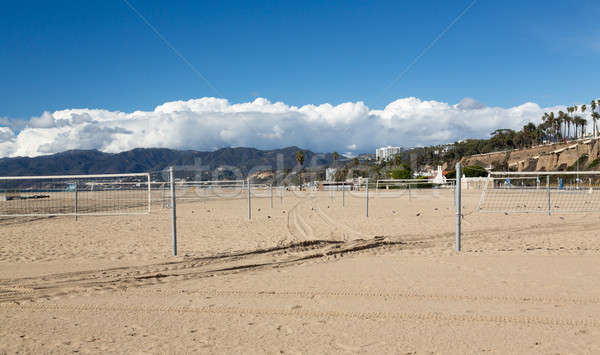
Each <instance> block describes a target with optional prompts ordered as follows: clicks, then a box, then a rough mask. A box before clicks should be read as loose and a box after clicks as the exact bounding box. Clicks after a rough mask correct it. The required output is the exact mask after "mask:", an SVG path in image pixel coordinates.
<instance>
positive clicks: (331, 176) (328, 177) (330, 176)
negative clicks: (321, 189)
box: [325, 168, 337, 181]
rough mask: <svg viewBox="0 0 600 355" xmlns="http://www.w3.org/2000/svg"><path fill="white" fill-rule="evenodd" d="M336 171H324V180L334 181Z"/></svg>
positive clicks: (328, 169) (332, 169)
mask: <svg viewBox="0 0 600 355" xmlns="http://www.w3.org/2000/svg"><path fill="white" fill-rule="evenodd" d="M336 172H337V169H335V168H327V169H325V180H327V181H335V173H336Z"/></svg>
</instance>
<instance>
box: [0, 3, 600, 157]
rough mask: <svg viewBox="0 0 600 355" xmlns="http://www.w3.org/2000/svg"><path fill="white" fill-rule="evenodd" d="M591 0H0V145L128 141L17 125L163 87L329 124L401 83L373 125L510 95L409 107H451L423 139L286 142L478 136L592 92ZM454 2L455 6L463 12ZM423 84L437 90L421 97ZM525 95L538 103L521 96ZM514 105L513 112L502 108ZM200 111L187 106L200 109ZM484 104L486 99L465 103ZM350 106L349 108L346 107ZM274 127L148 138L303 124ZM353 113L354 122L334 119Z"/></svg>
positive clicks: (158, 93)
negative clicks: (468, 118) (472, 109)
mask: <svg viewBox="0 0 600 355" xmlns="http://www.w3.org/2000/svg"><path fill="white" fill-rule="evenodd" d="M128 4H130V5H131V6H132V7H133V8H134V9H135V10H133V9H132V8H130V7H129V6H128ZM596 5H597V4H595V3H594V2H593V1H585V0H583V1H533V0H532V1H491V0H478V1H473V0H466V1H410V2H409V1H351V0H347V1H318V2H316V1H315V2H309V1H296V2H293V1H252V2H248V1H212V2H209V1H168V2H167V1H140V0H102V1H100V0H97V1H94V0H90V1H20V2H8V1H5V2H3V3H2V11H0V51H1V52H0V78H2V81H1V83H2V84H1V85H0V156H2V155H16V154H25V155H36V154H42V153H50V152H53V151H56V150H58V149H67V148H93V149H101V150H107V151H118V150H120V149H125V148H123V147H127V148H128V147H130V145H131V144H129V143H127V144H125V143H123V140H119V142H118V143H115V141H111V143H107V142H108V141H107V142H96V141H94V142H92V143H89V144H88V143H85V142H88V141H86V140H85V139H84V138H85V137H81V136H74V137H73V140H74V143H73V144H70V145H67V146H62V145H57V144H55V143H56V142H53V143H52V144H50V143H48V144H50V146H52V147H54V148H49V147H50V146H46V148H43V149H42V148H40V147H37V148H35V149H34V150H33V151H24V150H22V149H21V148H19V147H24V146H28V145H29V146H30V145H31V144H30V143H31V141H27V142H29V143H27V142H25V138H26V137H20V133H19V132H20V131H21V130H22V129H23V127H25V125H26V124H27V125H28V127H30V128H32V129H45V131H36V132H33V131H32V132H29V133H31V134H30V136H28V137H29V138H27V139H29V140H33V141H39V140H41V139H44V137H45V138H47V139H54V140H57V139H59V138H60V139H63V138H64V136H65V134H72V132H71V131H73V130H74V129H73V128H69V130H67V128H64V127H66V122H67V120H75V121H76V122H78V124H79V123H82V122H84V123H85V125H89V124H90V122H100V120H102V119H104V120H106V119H107V118H106V117H107V115H108V114H106V113H103V114H97V113H93V112H88V111H86V112H85V114H86V115H88V116H86V118H85V120H83V121H82V120H81V117H79V116H77V117H75V116H73V117H72V115H71V114H73V112H75V111H69V112H70V113H69V114H66V116H65V114H57V113H55V112H56V111H57V110H71V109H79V108H82V109H83V108H88V109H102V110H106V111H108V112H114V111H121V112H126V113H131V112H133V111H136V110H141V111H147V112H150V111H153V110H154V109H155V107H157V106H159V105H162V104H164V103H168V102H173V101H178V100H183V101H187V100H191V99H201V98H205V97H218V98H223V99H227V100H228V102H226V103H224V104H223V103H219V102H217V103H215V102H211V103H210V104H209V106H210V107H211V110H212V111H211V112H212V113H213V115H212V116H210V117H209V118H210V119H214V117H215V114H216V113H218V114H224V113H223V112H224V111H223V110H225V111H227V110H230V111H231V110H233V111H236V110H237V111H236V112H238V111H239V110H242V111H244V110H246V111H248V113H247V115H246V116H244V117H246V118H247V117H248V115H253V114H254V112H256V107H255V106H256V105H255V106H252V105H251V106H252V107H250V106H244V107H236V106H232V107H229V108H226V109H223V107H224V106H223V105H233V104H236V103H250V102H252V101H253V100H255V99H256V98H258V97H261V98H266V99H267V100H269V101H270V103H275V102H279V101H281V102H283V103H285V105H288V106H289V107H288V108H287V109H286V110H287V111H286V112H287V113H285V114H283V113H281V112H279V111H278V112H279V113H278V114H279V116H277V117H278V118H277V119H278V120H281V119H282V118H281V117H289V116H290V112H292V111H293V112H292V113H293V114H298V115H299V116H298V117H299V118H298V119H305V120H308V118H307V117H309V116H310V115H316V116H319V117H321V118H322V121H323V124H324V125H327V124H329V125H330V126H332V127H333V126H335V124H333V123H332V122H334V121H335V122H338V123H339V122H341V121H339V119H338V118H336V117H338V116H339V117H342V116H343V117H354V116H352V115H353V114H357V115H359V116H360V117H362V120H363V121H364V120H367V121H368V120H369V119H370V117H372V116H373V112H372V111H371V110H383V109H384V108H385V107H386V106H387V105H388V104H390V103H393V102H395V101H396V100H398V99H407V98H410V97H415V98H418V99H419V100H420V101H419V100H417V101H414V100H412V101H411V100H408V99H407V100H406V101H399V102H398V103H396V104H394V105H392V106H394V108H393V109H391V110H388V112H387V113H382V114H376V116H377V117H380V118H382V122H383V123H382V125H383V126H385V124H387V123H385V122H387V121H385V120H386V119H387V118H386V117H388V116H389V117H391V116H394V115H395V116H394V117H397V118H398V119H399V121H398V122H397V123H398V124H399V125H400V126H401V125H402V124H404V123H402V122H404V121H401V120H400V118H402V119H410V118H411V115H412V114H413V113H414V112H417V111H418V112H423V110H425V111H427V110H430V109H432V107H434V106H435V107H437V106H436V105H437V104H439V103H443V104H446V103H447V104H448V105H449V106H448V107H446V108H445V109H444V110H446V111H448V110H449V111H448V112H450V111H452V110H455V108H453V107H452V105H455V104H457V103H458V102H460V101H461V100H462V99H464V98H466V97H469V98H474V99H475V100H477V101H479V102H481V103H483V104H484V105H486V106H487V107H491V108H503V109H506V111H502V112H497V113H495V115H496V116H497V117H496V116H493V115H492V116H493V117H496V118H493V119H489V122H488V123H489V124H488V125H482V126H481V127H480V128H479V130H474V131H469V130H465V129H464V127H463V126H460V125H457V124H455V123H453V121H452V120H453V119H454V117H462V116H464V115H463V113H461V112H462V111H460V110H458V111H456V110H455V111H452V112H450V113H448V114H442V113H440V112H441V111H439V110H440V109H439V107H438V108H437V109H435V110H437V111H435V110H434V111H435V112H434V111H431V112H430V111H427V112H428V113H427V114H420V115H421V116H419V115H418V114H415V115H416V116H419V117H425V116H427V120H428V121H427V123H428V124H429V125H430V126H432V127H435V125H436V124H437V122H436V120H439V121H440V122H441V121H443V120H446V121H447V126H448V127H450V128H449V129H448V132H445V133H444V134H438V135H437V136H436V137H437V138H436V139H434V140H428V139H424V138H423V139H416V138H415V139H412V138H414V137H416V136H415V132H409V131H407V130H405V131H403V132H404V133H402V134H399V133H398V135H396V136H394V135H390V136H388V137H387V138H385V139H384V138H382V141H381V142H378V143H373V144H371V145H361V143H360V142H357V141H356V140H357V139H358V138H356V137H357V135H354V136H352V137H351V138H348V139H346V140H344V141H340V142H337V143H335V144H334V143H332V144H331V145H328V146H320V145H319V144H318V142H317V143H314V142H312V141H309V140H299V141H297V142H295V143H297V144H307V145H309V147H308V148H311V147H310V146H311V145H312V146H315V149H317V148H320V149H339V150H342V151H343V150H344V149H348V150H352V149H350V148H352V147H358V148H356V149H367V150H370V149H371V148H372V147H373V146H375V145H376V144H380V143H386V144H387V143H389V144H398V145H419V144H430V143H435V142H445V141H450V140H453V139H457V138H464V137H465V136H467V135H475V136H485V135H486V134H487V132H488V131H489V130H490V129H491V128H500V127H498V125H501V126H506V127H510V128H518V125H520V124H521V123H522V122H523V121H524V120H529V119H532V117H533V118H536V117H538V116H539V115H540V113H539V112H538V111H539V110H540V109H541V108H549V107H557V106H560V105H571V104H577V103H584V102H585V103H589V100H590V99H592V98H595V97H596V96H600V95H599V93H598V87H599V86H598V77H599V75H598V73H599V71H598V59H597V58H598V56H599V55H600V7H598V6H596ZM465 10H466V11H465ZM138 13H139V14H140V15H141V16H143V17H144V18H145V19H146V20H147V21H148V23H149V24H151V26H152V27H154V28H155V29H156V30H157V32H158V33H160V36H162V37H163V38H164V39H166V41H167V42H168V44H167V43H165V42H164V41H163V40H162V39H161V38H160V37H159V35H157V34H156V33H155V32H154V31H153V30H152V29H151V27H150V26H149V25H148V24H147V23H145V21H144V20H142V19H141V18H140V16H139V15H138ZM461 13H464V15H463V16H459V15H460V14H461ZM450 24H452V25H451V26H449V25H450ZM436 39H437V40H436ZM176 52H177V53H180V54H181V57H180V56H179V55H178V54H177V53H176ZM205 79H206V80H205ZM428 100H430V101H435V102H434V103H433V105H430V104H429V103H428V102H429V101H428ZM202 102H204V101H202ZM359 102H364V106H365V107H366V108H367V109H364V108H362V106H360V105H359V104H358V103H359ZM526 102H533V103H536V104H537V105H539V108H537V109H536V108H535V107H533V108H531V107H526V108H525V109H523V108H519V105H522V104H523V103H526ZM344 103H351V104H349V105H350V106H348V105H343V104H344ZM204 104H206V102H204V103H202V105H204ZM321 104H331V105H333V109H331V110H330V109H329V108H327V107H326V108H325V109H314V110H313V109H312V108H309V109H307V110H308V111H310V112H312V113H311V114H307V113H306V112H304V111H306V110H304V109H301V110H300V111H302V112H300V113H297V112H295V111H294V110H295V109H294V106H297V107H302V106H304V105H321ZM185 105H187V104H184V106H185ZM202 105H200V106H202ZM215 105H216V106H215ZM261 105H262V104H261ZM338 105H340V106H338ZM192 106H193V105H192ZM200 106H198V107H200ZM259 106H260V105H259ZM186 107H187V108H186V109H189V110H191V111H194V110H196V109H198V107H196V106H194V107H193V108H190V107H191V106H190V105H187V106H186ZM202 107H205V106H202ZM260 107H261V108H260V109H258V111H260V112H262V113H265V112H267V111H268V112H267V113H269V114H272V112H271V111H272V109H271V108H268V109H266V108H265V107H266V106H264V105H262V106H260ZM311 107H312V106H311ZM514 108H516V110H517V111H518V112H519V114H518V115H517V116H519V117H518V119H512V118H511V117H514V116H515V114H514V113H511V112H512V111H511V110H513V109H514ZM202 110H204V109H201V110H200V111H202ZM265 110H266V111H265ZM269 110H271V111H269ZM303 110H304V111H303ZM345 110H349V111H345ZM365 110H366V111H365ZM415 110H416V111H415ZM419 110H421V111H419ZM191 111H190V112H191ZM325 111H326V113H323V112H325ZM446 111H444V112H446ZM44 112H49V113H44ZM53 112H54V113H53ZM77 112H78V113H77V115H79V114H82V112H80V111H77ZM194 112H195V111H194ZM202 112H204V111H202ZM357 112H362V113H361V114H358V113H357ZM411 112H412V113H411ZM482 112H483V111H482ZM523 112H525V113H523ZM265 115H266V113H265ZM282 115H283V116H282ZM286 115H287V116H286ZM336 115H337V116H336ZM361 115H362V116H361ZM117 116H118V115H117V114H112V116H111V117H113V120H114V119H115V117H117ZM201 116H202V115H200V116H197V117H196V118H195V119H196V120H202V119H206V118H202V117H204V116H202V117H201ZM316 116H315V117H316ZM416 116H415V117H416ZM492 116H490V114H489V112H483V113H481V114H480V115H479V116H473V119H476V120H486V119H488V117H492ZM74 117H75V118H74ZM186 117H187V116H186ZM253 117H254V116H253ZM265 117H266V116H260V117H259V118H257V119H261V120H263V121H264V120H272V121H269V122H270V123H269V124H270V125H271V126H276V125H278V124H279V123H281V122H280V121H277V120H276V119H275V118H273V117H271V118H268V119H267V118H265ZM310 117H312V116H310ZM356 117H358V116H356ZM503 117H504V118H503ZM169 119H171V120H172V119H173V118H172V117H171V118H169ZM231 119H233V120H237V119H238V118H231ZM511 119H512V121H511ZM19 120H21V121H19ZM27 120H31V121H27ZM239 120H242V119H239ZM336 120H337V121H336ZM346 121H347V122H345V124H350V123H349V122H350V121H351V119H347V120H346ZM11 122H12V126H11ZM14 122H21V123H20V124H14ZM26 122H28V123H26ZM69 122H71V121H69ZM361 122H362V121H361ZM71 123H72V122H71ZM384 123H385V124H384ZM463 123H464V122H463ZM336 124H337V123H336ZM2 125H5V126H7V127H10V128H11V130H9V129H8V128H2V127H1V126H2ZM383 126H382V127H383ZM388 126H389V125H388ZM400 126H399V127H398V128H397V129H398V130H400V129H401V127H400ZM61 127H62V128H61ZM86 127H87V126H86ZM102 127H103V128H102V129H105V128H106V129H108V130H109V131H107V133H106V134H107V135H108V136H111V137H113V136H115V135H119V134H120V135H123V134H125V133H123V132H125V131H123V129H124V128H123V127H122V126H119V127H116V125H112V126H111V127H108V126H107V125H104V126H102ZM211 127H212V126H211ZM285 127H288V126H286V125H285V124H283V123H282V124H281V125H280V126H279V128H278V129H279V131H281V132H283V133H281V132H280V133H281V134H280V133H277V132H279V131H278V130H276V131H277V132H275V133H270V137H277V139H279V138H281V137H280V136H282V135H283V136H282V137H283V138H281V140H278V141H272V142H271V143H269V144H262V141H261V140H260V135H255V136H254V137H255V139H247V137H246V136H245V135H244V134H245V133H243V130H240V131H239V132H238V131H237V129H236V128H234V127H220V128H219V129H216V130H215V131H214V134H216V135H219V136H221V137H223V138H222V140H221V141H215V142H213V143H211V144H208V143H205V142H206V141H207V140H206V139H202V140H200V139H197V140H196V141H194V140H190V141H189V143H186V144H179V143H177V142H179V141H178V140H177V139H174V140H173V142H175V143H173V144H171V145H168V144H163V141H161V140H157V141H155V142H147V143H146V144H147V145H150V144H155V145H165V146H169V147H174V148H198V149H216V148H218V147H220V146H227V145H254V146H260V147H265V148H266V147H272V146H275V145H277V144H285V143H287V142H289V141H290V140H289V139H285V137H293V134H294V133H293V132H298V130H305V131H306V128H298V127H296V128H294V127H288V128H285ZM356 127H360V125H356V124H355V125H353V126H351V127H350V126H344V127H340V126H336V129H338V130H339V129H345V130H349V129H353V130H356V129H357V128H356ZM80 128H81V129H82V130H84V128H85V127H83V126H82V127H80ZM312 128H314V127H312ZM312 128H311V129H312ZM502 128H504V127H502ZM61 129H63V130H61ZM85 129H87V130H88V131H89V128H85ZM115 129H116V131H115ZM181 129H183V130H185V129H184V128H182V127H180V126H178V128H177V129H174V132H179V131H180V130H181ZM111 130H113V131H111ZM119 130H120V131H119ZM129 130H130V131H131V130H133V131H136V130H135V129H134V128H129ZM117 131H118V132H120V133H118V132H117ZM111 132H112V133H111ZM115 132H117V133H115ZM136 132H137V131H136ZM140 132H141V131H140ZM240 132H242V133H240ZM317 132H318V131H317ZM140 134H141V133H140ZM174 134H175V133H174ZM420 134H421V136H422V137H428V136H431V134H430V133H428V132H421V133H420ZM417 136H419V135H418V134H417ZM48 137H51V138H48ZM318 138H319V139H321V138H323V137H318ZM161 139H162V140H166V139H167V138H165V137H162V138H161ZM315 139H316V138H315ZM323 139H325V138H323ZM9 141H10V148H6V146H5V148H4V149H3V148H2V144H3V142H4V143H5V144H9V143H7V142H9ZM134 141H135V140H134ZM24 142H25V143H24ZM82 142H83V143H82ZM311 142H312V143H311ZM44 144H46V143H44ZM48 144H46V145H48ZM109 146H110V147H112V148H107V147H109ZM118 147H121V148H118ZM361 147H362V148H361Z"/></svg>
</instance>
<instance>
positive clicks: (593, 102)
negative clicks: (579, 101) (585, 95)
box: [590, 100, 598, 138]
mask: <svg viewBox="0 0 600 355" xmlns="http://www.w3.org/2000/svg"><path fill="white" fill-rule="evenodd" d="M590 109H591V110H592V120H594V138H596V120H597V119H598V117H596V116H595V115H594V114H596V113H597V112H596V101H594V100H592V102H590Z"/></svg>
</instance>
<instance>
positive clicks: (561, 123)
mask: <svg viewBox="0 0 600 355" xmlns="http://www.w3.org/2000/svg"><path fill="white" fill-rule="evenodd" d="M587 109H588V106H587V105H585V104H583V105H581V106H577V105H574V106H569V107H567V112H563V111H558V115H555V114H554V112H550V113H547V112H546V113H544V115H543V116H542V124H540V126H539V128H540V129H541V130H542V132H543V133H544V135H545V136H546V138H549V139H550V140H551V141H554V142H557V141H561V140H567V139H572V138H579V137H584V136H585V134H586V127H587V124H588V121H587V120H586V119H585V118H583V117H582V116H581V115H578V114H576V113H577V112H578V111H579V112H581V113H582V114H584V113H585V112H586V110H587ZM589 109H590V111H591V112H592V114H591V116H592V121H593V128H592V129H593V134H594V137H597V134H598V125H597V121H598V120H599V119H600V112H599V111H600V99H598V100H592V101H591V102H590V106H589ZM571 127H573V131H572V132H571Z"/></svg>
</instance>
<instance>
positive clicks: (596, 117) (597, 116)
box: [592, 112, 600, 138]
mask: <svg viewBox="0 0 600 355" xmlns="http://www.w3.org/2000/svg"><path fill="white" fill-rule="evenodd" d="M599 119H600V113H598V112H592V120H594V138H597V136H596V132H597V125H596V121H598V120H599Z"/></svg>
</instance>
